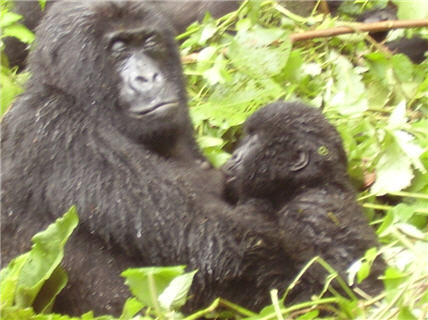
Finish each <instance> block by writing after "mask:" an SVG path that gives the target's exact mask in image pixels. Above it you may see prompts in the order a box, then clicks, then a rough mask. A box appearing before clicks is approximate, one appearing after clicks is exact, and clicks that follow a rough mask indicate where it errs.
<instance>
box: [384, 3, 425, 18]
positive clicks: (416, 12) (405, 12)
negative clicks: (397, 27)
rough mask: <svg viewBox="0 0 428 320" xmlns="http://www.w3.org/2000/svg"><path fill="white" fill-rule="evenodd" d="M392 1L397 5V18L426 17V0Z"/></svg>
mask: <svg viewBox="0 0 428 320" xmlns="http://www.w3.org/2000/svg"><path fill="white" fill-rule="evenodd" d="M393 2H394V4H395V5H396V6H397V7H398V12H397V15H398V18H399V19H404V20H405V19H427V18H428V2H427V1H426V0H412V1H402V0H393Z"/></svg>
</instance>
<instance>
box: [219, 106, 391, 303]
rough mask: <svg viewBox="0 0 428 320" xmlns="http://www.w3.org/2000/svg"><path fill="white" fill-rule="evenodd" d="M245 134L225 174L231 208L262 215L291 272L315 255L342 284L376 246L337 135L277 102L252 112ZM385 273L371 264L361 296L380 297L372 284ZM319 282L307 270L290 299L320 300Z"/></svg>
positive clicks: (311, 114) (319, 271)
mask: <svg viewBox="0 0 428 320" xmlns="http://www.w3.org/2000/svg"><path fill="white" fill-rule="evenodd" d="M244 133H245V135H244V139H243V140H242V143H241V144H240V146H239V147H238V149H237V150H235V152H234V153H233V155H232V158H231V159H230V160H229V161H228V162H227V163H226V164H225V166H224V167H223V170H224V172H225V173H226V176H227V180H226V187H225V195H226V197H227V198H228V200H229V201H232V202H237V208H239V207H243V208H248V207H251V208H253V209H251V211H250V212H251V213H252V214H254V212H257V213H258V214H260V213H263V214H265V215H268V216H269V217H270V219H272V220H273V221H274V222H275V223H277V225H279V227H280V229H281V230H282V231H283V232H284V235H285V241H284V243H283V246H284V248H285V250H286V252H287V255H289V257H290V259H291V261H292V263H293V264H294V265H295V267H296V270H300V269H301V268H302V267H303V266H304V265H305V264H306V263H307V262H308V261H309V260H310V259H311V258H312V257H314V256H317V255H318V256H321V257H322V258H323V259H324V260H326V261H327V262H328V263H329V264H330V265H331V266H332V267H333V268H334V269H335V270H337V271H338V272H339V274H340V275H341V276H342V277H343V276H344V274H345V271H346V270H347V269H348V267H349V266H350V265H351V264H352V263H353V262H354V261H356V260H357V259H358V258H360V257H362V256H363V255H364V253H365V251H366V250H367V249H369V248H371V247H375V246H377V245H378V242H377V240H376V236H375V234H374V232H373V230H372V229H371V228H370V227H369V226H368V224H367V221H366V219H365V217H364V215H363V212H362V210H361V208H360V206H359V205H358V204H357V202H356V200H355V192H354V190H353V188H352V186H351V184H350V181H349V178H348V176H347V159H346V154H345V151H344V149H343V146H342V141H341V138H340V136H339V134H338V132H337V131H336V129H335V128H334V127H333V126H332V125H330V124H329V123H328V122H327V121H326V119H325V118H324V117H323V115H322V114H321V113H320V112H319V111H318V110H317V109H315V108H311V107H308V106H306V105H304V104H301V103H285V102H275V103H272V104H270V105H268V106H266V107H264V108H262V109H260V110H259V111H257V112H255V113H254V114H253V115H252V116H251V117H250V118H249V119H248V120H247V121H246V123H245V125H244ZM249 204H251V205H250V206H249ZM254 208H256V209H254ZM384 267H385V266H384V262H383V261H382V260H381V259H377V260H376V261H375V262H374V264H373V266H372V271H371V275H370V277H369V278H367V279H366V280H364V281H363V282H362V284H361V286H360V288H361V289H363V290H364V291H366V292H367V293H369V294H377V293H379V291H380V290H381V289H382V284H381V282H380V281H379V280H378V279H377V278H378V276H379V275H380V274H382V272H383V270H384ZM325 275H326V271H325V269H324V268H323V267H321V266H320V265H319V264H315V265H313V266H312V267H311V268H309V270H308V271H307V272H306V273H305V274H304V276H303V278H302V281H301V282H300V284H299V285H298V288H297V289H295V290H294V293H293V294H294V299H298V300H302V299H307V298H310V296H311V295H312V294H315V293H319V291H320V290H321V288H322V286H323V283H324V278H325Z"/></svg>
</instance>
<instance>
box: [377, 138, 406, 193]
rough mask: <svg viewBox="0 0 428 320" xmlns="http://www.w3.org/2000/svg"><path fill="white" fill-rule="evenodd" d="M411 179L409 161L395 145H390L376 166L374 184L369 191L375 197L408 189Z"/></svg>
mask: <svg viewBox="0 0 428 320" xmlns="http://www.w3.org/2000/svg"><path fill="white" fill-rule="evenodd" d="M412 178H413V171H412V168H411V161H410V159H409V158H408V157H407V156H406V155H405V154H404V153H403V152H402V150H401V149H400V148H399V147H398V146H397V144H395V143H391V144H389V146H388V147H387V149H386V150H385V152H384V154H383V155H382V157H381V158H380V160H379V162H378V163H377V165H376V182H375V183H374V184H373V186H372V188H371V191H372V192H373V193H375V194H377V195H384V194H386V193H388V192H397V191H400V190H402V189H404V188H406V187H408V186H409V185H410V182H411V181H412Z"/></svg>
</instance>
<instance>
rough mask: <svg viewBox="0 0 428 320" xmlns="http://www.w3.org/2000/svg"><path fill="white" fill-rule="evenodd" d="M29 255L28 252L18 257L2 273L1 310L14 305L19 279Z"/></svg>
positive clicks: (0, 285)
mask: <svg viewBox="0 0 428 320" xmlns="http://www.w3.org/2000/svg"><path fill="white" fill-rule="evenodd" d="M29 255H30V253H29V252H27V253H25V254H22V255H20V256H18V257H16V258H15V259H13V260H12V261H11V262H10V263H9V265H8V266H7V267H6V268H4V269H2V270H1V271H0V306H1V308H0V309H3V308H6V307H11V306H13V305H14V302H15V292H16V286H17V284H18V279H19V276H20V273H21V270H22V267H23V266H24V264H25V262H26V261H27V259H28V257H29Z"/></svg>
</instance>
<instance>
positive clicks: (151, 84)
mask: <svg viewBox="0 0 428 320" xmlns="http://www.w3.org/2000/svg"><path fill="white" fill-rule="evenodd" d="M131 83H132V87H133V88H134V90H136V91H147V90H152V89H155V88H160V87H161V86H162V75H161V74H160V72H144V73H138V74H135V75H134V76H133V78H132V79H131Z"/></svg>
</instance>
